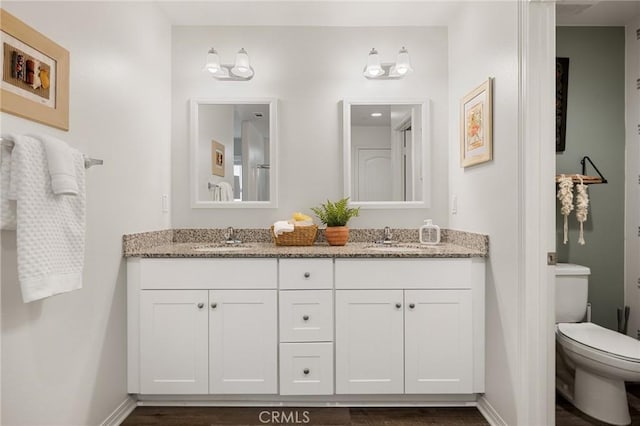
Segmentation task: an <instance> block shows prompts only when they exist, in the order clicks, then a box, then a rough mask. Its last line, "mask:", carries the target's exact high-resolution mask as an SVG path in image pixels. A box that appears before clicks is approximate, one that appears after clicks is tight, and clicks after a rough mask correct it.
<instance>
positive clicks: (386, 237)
mask: <svg viewBox="0 0 640 426" xmlns="http://www.w3.org/2000/svg"><path fill="white" fill-rule="evenodd" d="M391 238H393V235H392V234H391V228H389V227H388V226H385V227H384V240H383V241H384V242H390V241H391Z"/></svg>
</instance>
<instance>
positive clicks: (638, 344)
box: [558, 322, 640, 362]
mask: <svg viewBox="0 0 640 426" xmlns="http://www.w3.org/2000/svg"><path fill="white" fill-rule="evenodd" d="M558 330H560V332H561V333H562V334H564V335H565V336H567V337H568V338H570V339H573V340H575V341H576V342H578V343H581V344H583V345H585V346H589V347H592V348H594V349H597V350H599V351H602V352H607V353H609V354H611V355H613V356H616V357H619V358H624V359H627V360H629V361H633V362H640V341H638V340H636V339H634V338H632V337H629V336H625V335H624V334H621V333H616V332H615V331H611V330H609V329H606V328H604V327H600V326H599V325H596V324H593V323H591V322H581V323H561V324H558Z"/></svg>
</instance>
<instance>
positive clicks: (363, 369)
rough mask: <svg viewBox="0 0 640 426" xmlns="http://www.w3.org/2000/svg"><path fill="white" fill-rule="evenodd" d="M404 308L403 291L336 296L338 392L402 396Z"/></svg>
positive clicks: (342, 292) (340, 292)
mask: <svg viewBox="0 0 640 426" xmlns="http://www.w3.org/2000/svg"><path fill="white" fill-rule="evenodd" d="M381 263H382V262H381ZM402 305H403V292H402V290H338V291H336V393H338V394H380V393H384V394H393V393H402V392H403V391H404V384H403V377H404V374H403V372H404V369H403V356H404V355H403V346H404V344H403V334H404V333H403V306H402Z"/></svg>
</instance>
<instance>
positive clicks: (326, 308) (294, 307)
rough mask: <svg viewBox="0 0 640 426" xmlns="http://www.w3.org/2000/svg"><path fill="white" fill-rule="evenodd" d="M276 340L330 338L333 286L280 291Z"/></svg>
mask: <svg viewBox="0 0 640 426" xmlns="http://www.w3.org/2000/svg"><path fill="white" fill-rule="evenodd" d="M280 341H281V342H331V341H333V290H286V291H280Z"/></svg>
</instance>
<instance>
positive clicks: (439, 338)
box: [405, 290, 473, 394]
mask: <svg viewBox="0 0 640 426" xmlns="http://www.w3.org/2000/svg"><path fill="white" fill-rule="evenodd" d="M472 363H473V332H472V306H471V290H406V291H405V392H406V393H459V394H462V393H471V392H472V385H473V370H472V369H473V365H472Z"/></svg>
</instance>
